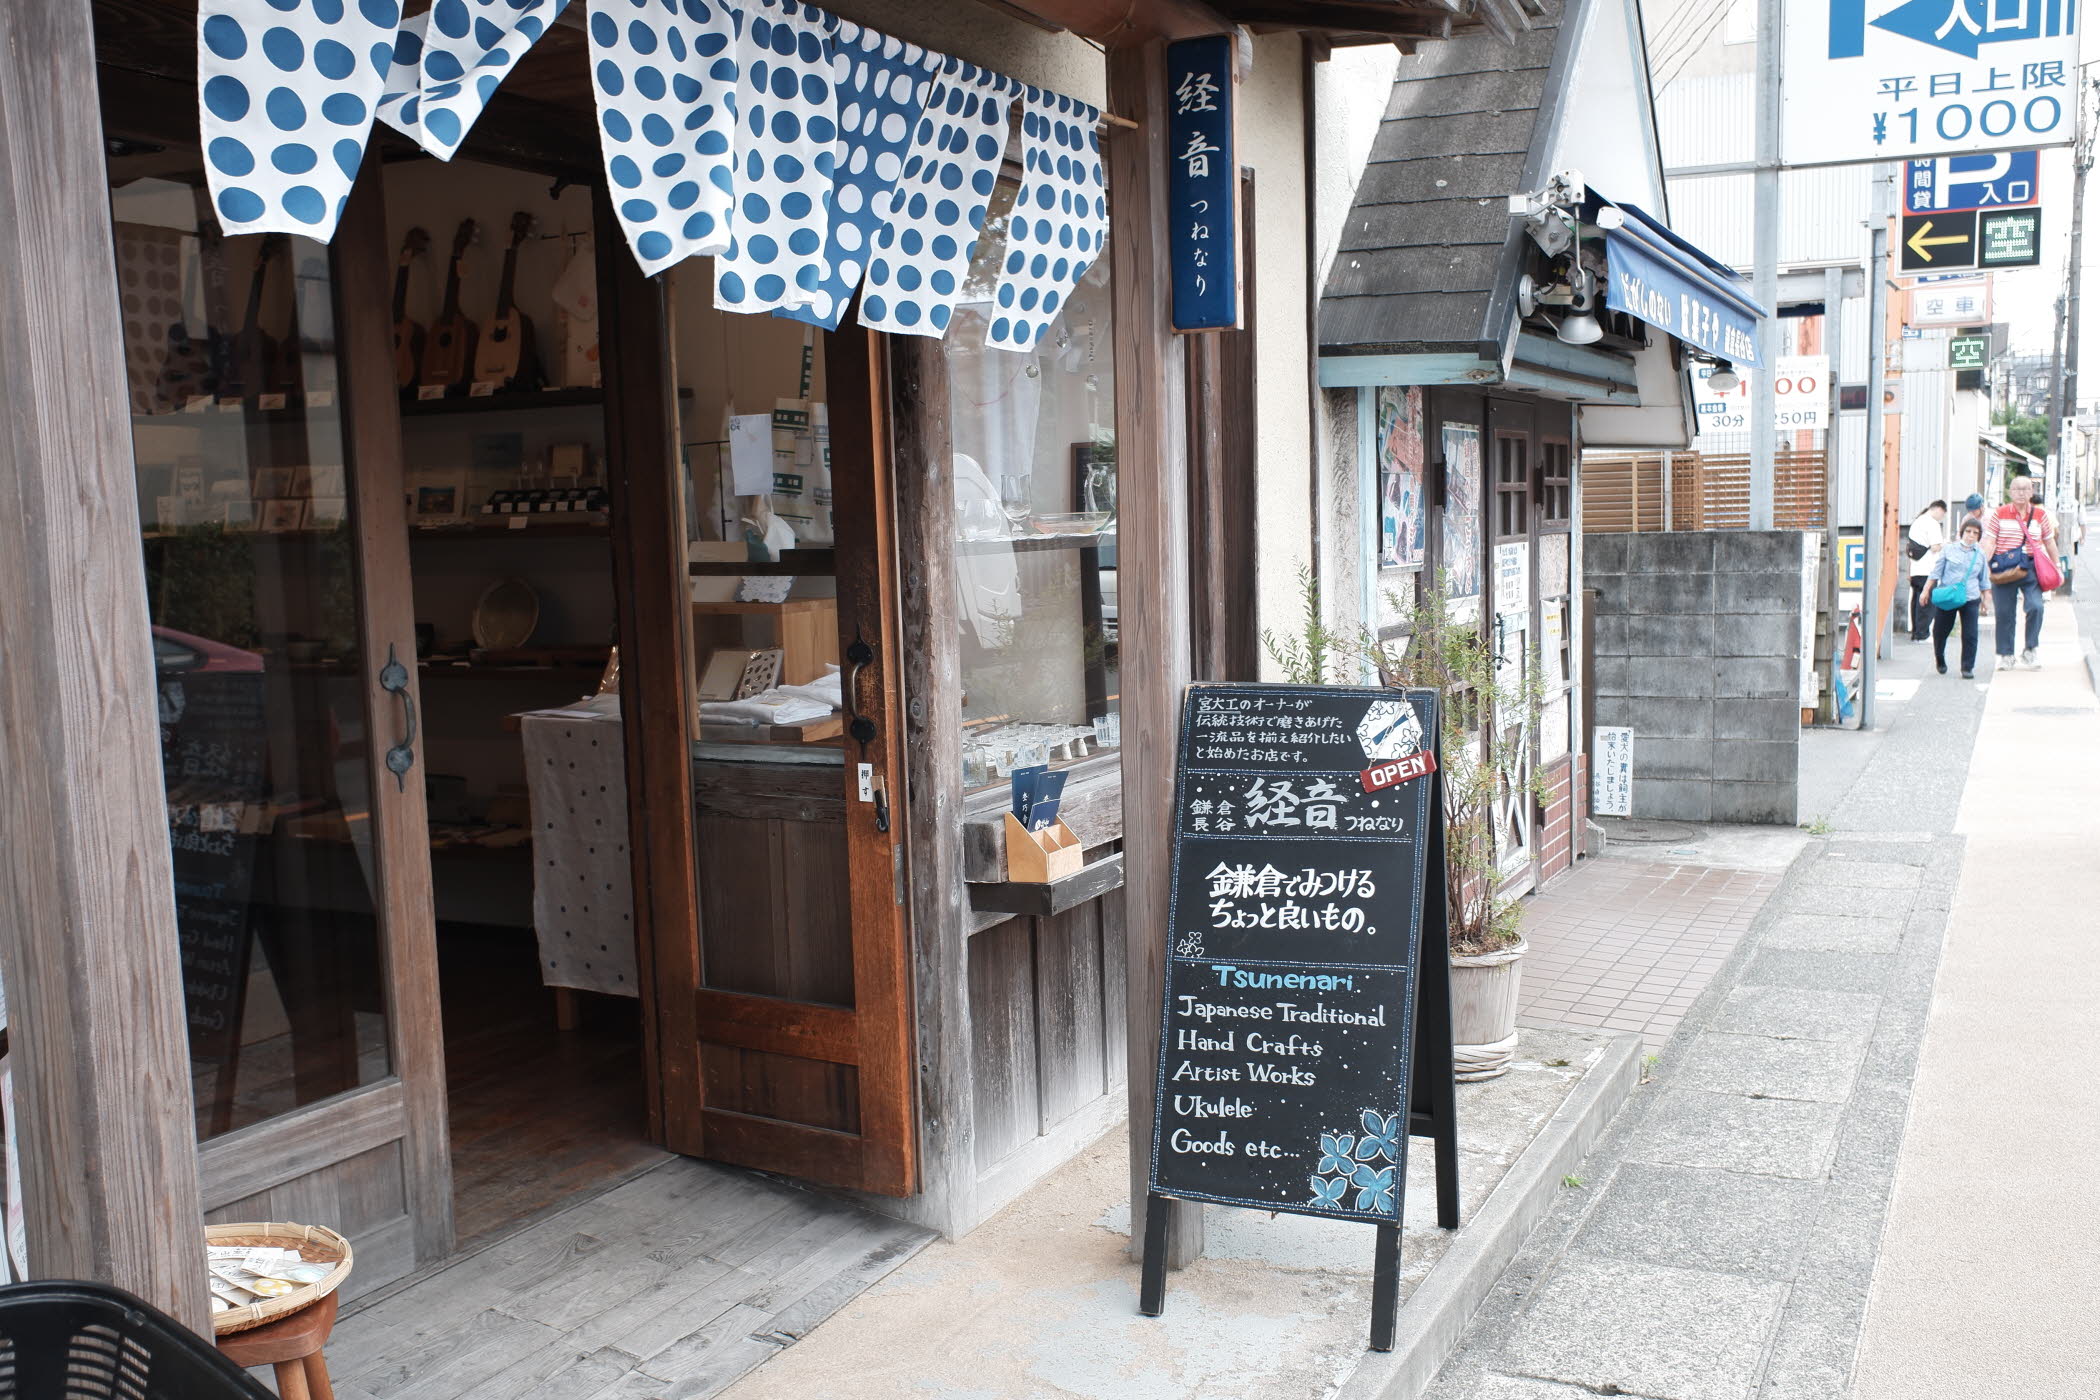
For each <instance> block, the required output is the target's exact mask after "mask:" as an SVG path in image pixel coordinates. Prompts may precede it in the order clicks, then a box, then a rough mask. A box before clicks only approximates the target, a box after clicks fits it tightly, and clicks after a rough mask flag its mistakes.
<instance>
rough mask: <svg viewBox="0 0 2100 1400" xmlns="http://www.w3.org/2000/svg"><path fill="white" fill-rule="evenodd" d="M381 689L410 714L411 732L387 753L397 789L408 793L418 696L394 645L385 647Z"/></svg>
mask: <svg viewBox="0 0 2100 1400" xmlns="http://www.w3.org/2000/svg"><path fill="white" fill-rule="evenodd" d="M379 688H380V689H381V690H385V691H390V692H392V693H393V694H395V695H398V696H400V697H401V704H402V707H403V708H404V709H405V710H406V711H407V712H408V733H406V734H404V735H403V736H402V737H401V742H400V743H398V744H395V745H394V746H393V747H391V748H389V749H388V750H387V751H386V770H387V772H389V773H392V774H393V775H394V784H395V787H396V788H397V789H398V790H400V791H402V792H406V791H408V770H409V769H411V768H413V767H415V766H416V697H415V696H413V695H411V694H409V693H408V668H407V667H406V666H403V665H402V664H401V658H400V657H399V656H398V655H397V654H396V653H395V651H394V644H393V643H392V642H388V643H387V645H386V665H384V666H382V667H380V668H379Z"/></svg>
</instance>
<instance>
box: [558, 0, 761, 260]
mask: <svg viewBox="0 0 2100 1400" xmlns="http://www.w3.org/2000/svg"><path fill="white" fill-rule="evenodd" d="M616 14H617V17H616ZM739 18H740V16H739V12H738V11H737V10H735V9H733V8H731V7H730V6H728V5H726V4H723V3H720V0H683V4H682V5H680V6H678V7H676V8H672V7H669V6H659V5H649V6H646V7H639V6H620V7H612V6H601V7H595V8H593V9H592V11H591V22H590V25H589V29H590V36H591V86H592V89H593V91H595V92H596V94H597V98H598V135H599V146H600V148H601V150H602V151H603V152H604V155H605V176H606V182H607V183H606V189H607V191H608V192H609V193H610V194H611V196H612V202H613V210H614V212H615V213H616V214H617V215H618V216H619V220H620V228H621V229H622V230H623V231H624V232H625V233H626V235H627V242H628V245H629V246H630V247H632V248H633V249H634V256H635V261H637V262H639V263H640V264H641V265H642V270H643V271H644V272H646V273H649V274H651V275H652V276H653V275H654V274H656V273H658V272H661V271H663V270H664V269H665V268H667V267H670V266H671V265H672V264H674V263H678V262H683V261H684V260H685V259H687V258H689V257H692V256H693V255H695V254H696V253H720V252H722V251H723V250H725V249H727V248H728V247H729V238H730V232H729V221H730V204H731V199H732V197H733V195H734V194H735V191H736V181H735V172H734V167H733V165H732V162H731V143H732V141H733V139H734V128H735V122H736V81H737V58H736V53H735V44H736V36H737V28H738V20H739Z"/></svg>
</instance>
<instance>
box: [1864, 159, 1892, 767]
mask: <svg viewBox="0 0 2100 1400" xmlns="http://www.w3.org/2000/svg"><path fill="white" fill-rule="evenodd" d="M1877 170H1878V172H1879V173H1877V176H1876V186H1877V188H1876V195H1877V198H1876V199H1875V201H1874V210H1875V213H1874V218H1873V220H1872V225H1873V227H1872V230H1871V235H1870V243H1869V247H1870V249H1871V251H1870V252H1869V255H1868V258H1867V346H1868V352H1867V356H1868V364H1867V460H1866V481H1867V500H1866V506H1867V518H1866V528H1865V531H1864V532H1863V534H1862V538H1861V541H1860V543H1861V545H1862V546H1863V547H1862V548H1861V550H1860V553H1861V555H1862V556H1863V557H1864V560H1865V563H1866V577H1865V578H1864V579H1862V580H1861V584H1862V587H1861V589H1860V595H1859V633H1860V648H1859V727H1860V728H1861V729H1872V728H1873V727H1874V675H1875V672H1876V671H1878V670H1879V669H1880V667H1879V665H1878V664H1877V658H1876V656H1875V652H1876V651H1877V650H1878V649H1879V648H1880V646H1881V620H1880V618H1878V617H1877V616H1876V615H1875V614H1876V613H1877V611H1878V608H1877V606H1876V605H1877V604H1878V603H1879V601H1880V598H1881V488H1882V484H1883V480H1882V479H1883V477H1884V475H1885V471H1886V469H1885V467H1884V465H1883V461H1882V458H1883V453H1884V450H1885V447H1884V443H1885V439H1886V436H1887V433H1888V415H1887V414H1885V413H1884V412H1883V411H1882V400H1883V398H1884V396H1886V395H1887V393H1888V368H1889V365H1888V359H1889V356H1888V327H1887V321H1888V281H1889V267H1888V263H1889V222H1888V216H1887V215H1886V214H1884V213H1883V212H1882V203H1881V200H1880V199H1879V198H1878V195H1879V193H1880V188H1881V187H1882V186H1883V185H1884V184H1885V182H1886V179H1887V167H1886V166H1881V167H1877Z"/></svg>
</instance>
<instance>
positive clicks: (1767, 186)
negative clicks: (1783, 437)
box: [1750, 0, 1780, 530]
mask: <svg viewBox="0 0 2100 1400" xmlns="http://www.w3.org/2000/svg"><path fill="white" fill-rule="evenodd" d="M1779 10H1780V0H1757V174H1756V176H1755V180H1754V184H1755V193H1756V200H1757V204H1756V218H1755V227H1754V229H1753V230H1752V239H1753V245H1754V246H1753V247H1752V250H1751V262H1752V264H1753V265H1754V266H1753V273H1754V277H1755V285H1754V287H1753V289H1752V290H1753V292H1754V294H1755V297H1756V300H1757V304H1758V308H1759V309H1760V310H1762V311H1763V312H1764V313H1765V314H1764V315H1763V316H1762V317H1760V318H1759V319H1758V322H1757V371H1756V373H1755V374H1754V375H1752V376H1751V379H1750V528H1751V529H1753V530H1769V529H1771V528H1772V503H1773V497H1774V496H1775V495H1776V494H1777V489H1778V488H1777V480H1778V477H1777V472H1776V471H1775V468H1774V463H1775V461H1776V459H1777V457H1778V450H1779V423H1778V418H1779V399H1778V394H1779V386H1778V385H1777V383H1775V382H1774V381H1775V378H1776V376H1777V373H1778V368H1779V366H1778V360H1779V319H1778V318H1779V305H1778V303H1779V43H1780V16H1779Z"/></svg>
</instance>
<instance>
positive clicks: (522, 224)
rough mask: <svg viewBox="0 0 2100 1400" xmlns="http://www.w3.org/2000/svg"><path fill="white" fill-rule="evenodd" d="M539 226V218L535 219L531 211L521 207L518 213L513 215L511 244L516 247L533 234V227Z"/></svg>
mask: <svg viewBox="0 0 2100 1400" xmlns="http://www.w3.org/2000/svg"><path fill="white" fill-rule="evenodd" d="M538 226H539V220H538V219H535V218H534V217H533V216H532V215H531V213H530V212H528V211H526V210H524V209H520V210H519V211H518V212H517V213H515V214H513V215H511V216H510V246H511V247H513V248H515V247H517V246H518V245H519V244H520V243H523V242H524V241H525V240H526V239H528V238H530V237H531V236H532V231H533V229H535V228H536V227H538Z"/></svg>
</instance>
